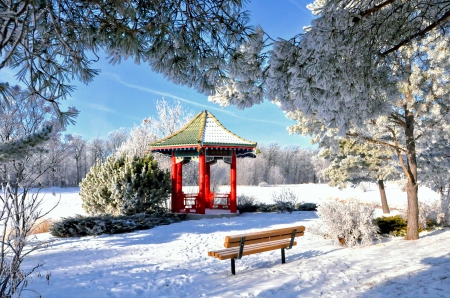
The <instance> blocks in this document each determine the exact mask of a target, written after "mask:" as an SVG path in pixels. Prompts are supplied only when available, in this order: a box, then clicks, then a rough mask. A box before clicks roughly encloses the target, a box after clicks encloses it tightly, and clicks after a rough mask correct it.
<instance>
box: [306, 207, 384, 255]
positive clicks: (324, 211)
mask: <svg viewBox="0 0 450 298" xmlns="http://www.w3.org/2000/svg"><path fill="white" fill-rule="evenodd" d="M374 212H375V208H374V206H371V205H367V204H364V203H362V202H360V201H358V200H356V199H355V200H350V201H348V202H339V201H327V202H324V203H322V204H321V205H320V206H319V207H317V215H318V216H319V219H320V224H319V225H320V226H319V227H316V228H314V229H310V231H314V232H315V233H320V234H323V235H324V236H327V237H330V238H331V239H332V240H333V242H334V243H336V244H342V245H345V246H348V247H354V246H357V245H370V244H372V242H373V240H374V239H378V238H379V235H378V227H377V226H376V225H375V224H374Z"/></svg>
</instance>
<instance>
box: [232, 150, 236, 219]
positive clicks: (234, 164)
mask: <svg viewBox="0 0 450 298" xmlns="http://www.w3.org/2000/svg"><path fill="white" fill-rule="evenodd" d="M232 152H233V155H232V156H231V172H230V188H231V191H230V212H231V213H236V210H237V204H236V150H235V149H233V150H232Z"/></svg>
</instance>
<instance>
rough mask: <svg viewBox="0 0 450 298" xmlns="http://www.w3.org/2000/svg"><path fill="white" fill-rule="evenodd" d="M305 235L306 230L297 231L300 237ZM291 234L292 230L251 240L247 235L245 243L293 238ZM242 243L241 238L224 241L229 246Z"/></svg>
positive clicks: (297, 235)
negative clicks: (234, 240) (233, 240)
mask: <svg viewBox="0 0 450 298" xmlns="http://www.w3.org/2000/svg"><path fill="white" fill-rule="evenodd" d="M303 235H304V232H297V233H295V237H300V236H303ZM291 236H292V230H291V231H290V233H288V234H284V235H279V236H267V237H262V238H257V239H254V240H249V239H248V238H247V237H245V245H251V244H256V243H262V242H267V241H274V240H280V239H291ZM240 244H241V238H239V241H236V242H224V243H223V246H224V247H227V248H229V247H238V246H239V245H240Z"/></svg>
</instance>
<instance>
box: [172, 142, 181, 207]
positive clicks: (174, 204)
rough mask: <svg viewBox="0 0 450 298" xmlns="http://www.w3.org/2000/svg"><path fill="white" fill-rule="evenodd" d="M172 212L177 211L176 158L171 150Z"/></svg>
mask: <svg viewBox="0 0 450 298" xmlns="http://www.w3.org/2000/svg"><path fill="white" fill-rule="evenodd" d="M171 178H172V202H171V208H172V212H179V210H177V201H178V200H177V158H176V157H175V151H172V173H171Z"/></svg>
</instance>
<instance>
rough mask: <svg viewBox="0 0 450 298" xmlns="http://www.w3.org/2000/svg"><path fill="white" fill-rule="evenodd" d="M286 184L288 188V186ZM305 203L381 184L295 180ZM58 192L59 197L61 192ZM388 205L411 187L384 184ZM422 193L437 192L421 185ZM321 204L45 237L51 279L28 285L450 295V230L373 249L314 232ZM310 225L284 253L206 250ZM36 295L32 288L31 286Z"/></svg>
mask: <svg viewBox="0 0 450 298" xmlns="http://www.w3.org/2000/svg"><path fill="white" fill-rule="evenodd" d="M282 187H286V186H282ZM289 188H291V189H292V190H294V191H296V192H297V193H298V194H300V195H301V198H302V201H305V202H320V201H321V200H326V199H328V198H342V199H348V198H360V199H363V200H366V201H372V200H373V201H379V199H378V190H377V189H376V188H375V186H374V185H372V186H371V188H370V189H369V190H368V191H366V192H362V191H361V190H360V189H358V188H357V189H347V190H343V191H339V190H337V189H333V188H330V187H328V186H326V185H312V184H308V185H300V186H289ZM276 190H277V188H276V187H266V188H261V187H240V188H239V187H238V194H239V193H245V194H247V195H254V196H255V197H257V199H258V200H259V201H261V202H268V203H269V202H270V199H271V193H272V191H276ZM56 191H57V192H58V194H57V195H56V196H52V195H51V194H50V193H49V194H47V195H46V196H45V200H46V206H50V205H51V204H52V203H54V201H55V200H57V199H60V203H59V205H58V207H57V208H55V210H53V211H52V212H51V213H50V214H49V216H50V217H51V218H53V219H55V218H58V217H65V216H71V215H75V214H83V210H82V208H81V202H80V199H79V197H78V195H77V192H78V189H76V188H74V189H65V190H64V191H59V190H56ZM59 194H61V196H60V195H59ZM387 197H388V202H389V204H390V205H391V206H394V205H398V206H399V207H400V206H403V205H404V204H405V203H406V193H404V192H401V191H400V190H399V189H398V188H397V187H396V186H395V185H394V184H392V185H389V184H388V186H387ZM419 197H420V199H421V200H425V199H426V200H434V199H437V198H438V196H437V195H436V194H435V193H433V192H431V191H430V190H428V189H419ZM316 220H317V216H316V215H315V212H293V213H292V214H276V213H270V214H269V213H255V214H248V213H246V214H243V215H241V216H239V217H235V218H222V219H202V220H190V221H185V222H181V223H176V224H172V225H168V226H159V227H155V228H153V229H150V230H146V231H139V232H133V233H128V234H120V235H102V236H97V237H83V238H69V239H57V238H53V237H52V236H51V235H49V234H48V233H45V234H39V235H37V236H36V237H37V238H38V239H42V240H43V239H45V240H51V241H52V244H51V245H50V246H49V247H48V248H46V249H44V250H41V251H38V252H37V253H35V254H34V255H33V256H32V259H29V261H28V264H29V265H31V264H35V263H36V262H38V261H43V262H45V263H46V265H45V268H46V269H47V270H49V271H50V272H51V279H50V284H49V285H47V282H46V281H45V280H44V279H38V278H35V279H34V280H33V283H32V284H31V285H30V286H29V288H30V289H35V290H37V291H38V292H39V293H41V294H42V295H43V297H69V298H70V297H127V298H131V297H414V298H416V297H450V250H449V247H450V229H448V228H446V229H442V230H435V231H432V232H427V233H421V235H420V237H421V238H420V239H419V240H417V241H406V240H403V239H402V238H385V239H383V240H382V241H381V242H377V243H375V244H374V245H373V246H370V247H363V248H355V249H348V248H343V247H340V246H335V245H333V244H331V243H330V241H329V240H326V239H322V238H320V237H317V236H314V235H311V234H309V233H308V226H310V225H311V224H312V223H314V222H315V221H316ZM298 224H300V225H305V226H306V232H305V236H303V237H298V238H297V242H298V245H297V246H295V247H294V248H293V249H292V250H288V251H286V264H281V258H280V251H279V250H277V251H272V252H265V253H261V254H257V255H251V256H245V257H243V258H242V259H241V260H237V261H236V275H235V276H233V275H231V273H230V261H229V260H226V261H220V260H218V259H215V258H212V257H208V255H207V252H208V251H209V250H215V249H220V248H222V246H223V241H224V237H225V236H226V235H233V234H240V233H244V232H254V231H258V230H265V229H272V228H281V227H286V226H292V225H298ZM24 294H25V295H24V297H32V295H33V293H32V292H24Z"/></svg>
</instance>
